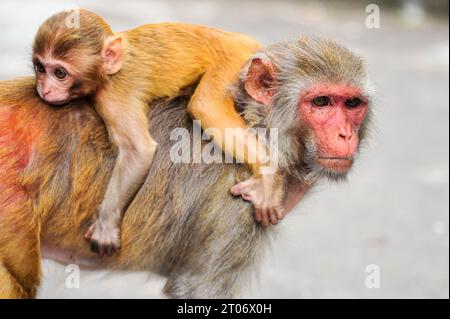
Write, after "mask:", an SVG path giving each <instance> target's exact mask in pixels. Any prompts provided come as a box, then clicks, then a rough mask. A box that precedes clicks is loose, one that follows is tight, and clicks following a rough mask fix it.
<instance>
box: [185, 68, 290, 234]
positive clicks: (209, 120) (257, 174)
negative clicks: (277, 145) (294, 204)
mask: <svg viewBox="0 0 450 319" xmlns="http://www.w3.org/2000/svg"><path fill="white" fill-rule="evenodd" d="M237 70H238V68H237V69H236V71H235V72H234V70H230V69H223V67H222V68H221V67H218V68H211V69H209V70H208V71H207V72H206V73H205V74H204V75H203V77H202V79H201V81H200V83H199V85H198V86H197V88H196V90H195V93H194V95H193V96H192V98H191V100H190V102H189V106H188V107H189V111H190V113H191V114H192V116H193V117H194V118H195V119H197V120H200V121H201V126H202V128H203V129H204V130H208V133H209V134H210V135H211V136H212V137H213V138H214V139H215V140H216V141H221V142H222V143H221V144H222V145H220V146H221V147H222V149H223V150H224V151H225V152H227V153H228V154H230V155H232V156H234V158H236V159H237V160H238V161H239V162H241V163H247V164H249V165H250V166H251V168H252V171H253V176H252V177H251V178H250V179H248V180H246V181H244V182H241V183H239V184H237V185H236V186H234V187H233V188H232V189H231V192H232V194H233V195H235V196H242V198H243V199H244V200H247V201H251V202H252V203H253V206H254V209H255V218H256V220H257V221H261V222H262V224H263V225H265V226H267V225H269V223H271V224H273V225H275V224H277V223H278V221H279V220H280V219H282V218H283V216H284V215H283V209H282V199H283V191H282V181H281V177H280V174H279V172H278V171H277V167H275V169H274V170H272V171H271V172H269V173H264V169H263V166H264V163H263V162H264V161H263V158H264V157H265V156H266V154H267V153H266V147H265V146H263V145H262V144H260V142H259V141H258V139H257V137H256V136H255V135H253V134H249V131H248V127H247V125H246V123H245V121H244V120H243V119H242V117H241V116H240V115H239V114H238V113H237V111H236V109H235V107H234V101H233V99H232V98H230V97H228V96H229V94H227V89H228V86H229V85H230V83H233V82H234V81H235V79H234V77H235V75H237V74H238V73H239V72H238V71H237ZM226 129H237V130H233V134H231V135H230V134H226V133H225V131H226ZM239 150H244V152H243V153H242V152H240V151H239Z"/></svg>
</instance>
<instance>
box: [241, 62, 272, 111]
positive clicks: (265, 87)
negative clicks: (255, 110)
mask: <svg viewBox="0 0 450 319" xmlns="http://www.w3.org/2000/svg"><path fill="white" fill-rule="evenodd" d="M244 89H245V91H246V92H247V93H248V95H250V96H251V98H252V99H254V100H255V101H256V102H259V103H262V104H264V105H270V104H271V103H272V99H273V96H274V95H275V92H276V89H275V67H274V65H273V64H272V62H270V60H269V59H268V58H267V59H265V58H261V57H254V58H253V59H252V61H251V63H250V67H249V68H248V72H247V77H246V78H245V80H244Z"/></svg>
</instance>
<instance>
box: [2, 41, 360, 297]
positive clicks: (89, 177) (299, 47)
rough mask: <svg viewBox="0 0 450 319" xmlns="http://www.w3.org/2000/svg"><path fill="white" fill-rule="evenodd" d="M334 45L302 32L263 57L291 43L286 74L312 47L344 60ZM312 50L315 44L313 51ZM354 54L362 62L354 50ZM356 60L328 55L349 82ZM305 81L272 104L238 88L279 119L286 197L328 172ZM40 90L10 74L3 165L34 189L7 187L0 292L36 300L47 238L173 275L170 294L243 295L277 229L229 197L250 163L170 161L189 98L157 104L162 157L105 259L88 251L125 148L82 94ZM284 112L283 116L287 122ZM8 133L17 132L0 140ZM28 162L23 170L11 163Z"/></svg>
mask: <svg viewBox="0 0 450 319" xmlns="http://www.w3.org/2000/svg"><path fill="white" fill-rule="evenodd" d="M311 41H314V42H311ZM316 41H317V43H316ZM332 44H333V45H330V43H329V42H326V41H324V40H305V39H303V40H300V41H297V42H293V43H291V44H290V45H288V46H283V47H272V48H269V49H267V50H265V51H264V52H263V53H261V54H264V55H265V56H267V57H271V56H272V54H275V53H276V52H280V51H283V50H284V51H285V54H286V57H285V58H282V59H279V60H276V59H275V58H271V59H273V60H272V61H273V62H274V66H275V68H276V70H277V72H278V74H286V75H287V71H288V70H292V67H294V66H296V67H298V68H301V64H295V61H296V60H297V61H302V59H303V60H304V59H306V58H307V55H309V56H311V55H312V56H314V55H320V54H323V51H322V50H328V49H330V50H333V52H334V56H335V57H337V56H341V54H342V52H341V51H342V50H344V49H343V48H341V47H339V46H335V45H334V43H332ZM310 46H311V47H312V49H311V50H312V52H308V53H307V55H305V53H304V52H305V50H306V49H308V48H309V47H310ZM348 59H350V60H351V61H353V63H356V64H357V63H359V62H358V61H359V60H358V59H357V58H356V57H355V56H354V55H350V56H349V57H348ZM348 59H347V60H345V61H344V60H343V61H341V62H340V61H339V58H336V59H333V60H332V61H335V62H333V63H331V62H332V61H331V60H327V59H323V60H318V61H319V62H318V63H322V67H330V68H332V69H333V70H335V71H338V70H340V71H341V73H339V74H340V75H342V78H341V81H346V80H350V77H347V76H349V74H351V73H348V74H344V73H345V72H346V70H343V69H342V66H343V65H344V64H345V63H347V62H348ZM351 61H350V62H351ZM347 71H348V70H347ZM243 74H245V70H244V73H243ZM352 79H353V77H352ZM302 80H304V77H303V76H302V75H297V74H296V73H293V74H291V76H290V77H289V78H288V77H285V78H281V77H280V78H279V85H278V93H277V98H276V99H275V102H274V103H273V105H271V107H270V110H267V108H266V109H265V110H266V111H265V112H261V107H262V106H261V105H258V104H257V103H255V102H254V101H252V100H250V99H249V97H248V96H246V94H245V93H244V92H243V91H242V90H240V89H239V88H240V87H242V83H241V85H240V86H237V94H238V95H239V101H240V103H239V105H240V109H241V111H242V112H243V116H244V117H245V118H247V119H251V120H249V123H252V124H251V125H253V124H254V125H259V126H265V127H278V128H279V129H280V131H281V132H280V133H281V134H284V135H283V136H281V137H282V139H281V140H280V142H281V143H280V148H281V149H280V152H281V156H282V159H281V168H282V169H283V172H284V174H287V178H286V184H285V188H286V189H288V190H289V192H288V195H289V194H290V195H293V196H294V197H295V196H296V194H298V193H299V192H300V190H301V185H303V184H304V183H305V182H308V181H309V182H310V183H313V182H314V181H315V180H316V179H317V177H319V176H321V175H322V172H321V171H317V170H316V169H315V168H313V167H312V166H311V165H310V163H309V162H308V160H309V159H308V157H307V155H308V154H307V145H305V142H306V141H305V140H304V137H305V135H304V133H301V132H299V123H301V119H299V118H298V114H297V111H296V109H295V108H294V109H293V107H294V103H293V101H292V100H291V99H296V97H295V96H294V95H293V94H292V93H287V92H289V88H291V89H292V88H293V87H295V85H298V83H299V82H302ZM311 80H317V81H323V80H324V79H313V78H311ZM326 80H327V81H333V80H334V78H329V79H326ZM366 80H367V79H366V78H365V76H362V77H361V78H360V84H359V85H361V87H365V85H366ZM33 86H34V82H33V80H32V79H23V80H16V81H7V82H0V168H1V169H2V170H3V169H5V171H6V176H7V177H8V179H9V182H8V184H7V186H3V189H6V190H7V189H10V188H11V187H21V188H22V189H25V190H26V192H25V193H24V195H23V196H20V197H19V198H13V199H11V197H10V196H7V195H5V194H8V193H7V192H2V193H0V284H2V288H3V289H0V297H34V296H35V292H36V287H37V286H38V285H39V281H40V277H39V276H40V269H39V258H38V257H39V255H40V247H41V246H42V247H45V246H50V247H53V248H58V249H61V250H63V251H65V252H67V254H68V255H69V256H71V257H72V258H73V259H72V262H73V263H77V262H78V261H81V260H83V259H89V260H91V261H98V262H99V264H98V265H99V266H101V267H106V268H111V269H128V270H146V271H156V272H158V273H161V274H163V275H167V276H168V282H167V285H166V288H165V291H166V293H167V294H168V295H169V296H171V297H180V298H191V297H231V296H233V295H234V293H235V292H236V290H237V288H238V286H239V284H240V283H242V279H243V278H245V276H244V275H245V274H246V273H247V272H248V271H249V269H252V268H251V265H254V264H255V262H256V261H257V260H258V257H259V256H260V255H261V254H262V253H263V252H264V247H265V246H266V244H267V239H269V237H270V234H272V233H273V229H271V228H263V227H261V226H260V225H259V224H257V223H255V221H254V219H253V217H252V208H251V206H250V204H249V203H247V202H244V201H242V200H241V199H240V198H234V197H232V196H231V195H230V194H229V191H228V190H229V188H230V187H231V186H232V185H233V184H234V183H235V182H236V181H237V180H238V179H241V178H245V177H246V176H248V173H249V172H248V171H247V170H246V169H245V167H243V166H240V165H236V164H173V163H172V161H171V160H170V158H169V155H168V152H169V150H170V147H171V146H172V142H171V141H169V138H168V137H169V136H170V132H171V130H172V129H174V128H178V127H182V128H183V127H184V128H191V126H192V122H191V117H190V116H189V114H188V112H187V103H188V101H189V94H187V95H181V96H180V97H178V98H176V99H174V100H166V101H161V102H160V103H157V104H155V106H154V107H153V108H152V111H151V113H150V116H149V119H150V124H149V125H150V128H151V133H152V135H153V136H154V137H155V139H156V140H157V141H158V143H159V150H158V152H157V155H156V158H155V162H154V165H153V166H152V168H151V171H150V173H149V175H148V177H147V179H146V182H145V183H144V185H143V186H142V188H141V189H140V191H139V193H138V194H137V195H136V197H135V199H134V201H133V202H132V204H131V205H130V207H129V208H128V210H127V213H126V214H125V217H124V220H123V232H122V240H123V243H124V247H123V249H122V251H121V253H120V254H119V255H117V256H114V257H112V258H109V259H103V260H99V259H97V258H98V257H96V256H94V255H92V254H91V252H90V251H89V245H88V244H87V243H86V242H85V241H84V240H83V234H84V232H85V230H86V228H87V224H88V221H89V220H90V218H91V217H92V212H93V208H94V207H96V206H97V205H98V204H99V202H100V201H101V199H102V196H103V193H104V191H105V187H106V184H107V181H108V178H109V175H110V172H111V168H112V166H113V165H114V161H115V151H114V149H113V148H112V147H111V145H110V143H109V141H108V136H107V131H106V129H105V127H104V126H103V125H102V124H101V121H100V119H99V117H98V116H97V114H96V112H95V111H94V110H93V108H92V106H91V105H90V104H89V103H87V102H86V101H84V100H80V101H78V102H72V103H71V104H70V105H68V106H65V107H60V108H54V107H50V106H48V105H46V104H44V103H43V102H41V101H40V99H39V98H38V97H37V96H36V93H35V92H34V90H33ZM300 92H301V91H300ZM297 94H299V92H297ZM5 114H13V116H14V117H15V118H16V119H17V122H15V123H14V124H12V125H9V124H8V123H9V122H6V120H5V121H2V118H3V117H4V116H5ZM281 119H284V121H282V122H279V121H281ZM291 119H293V120H291ZM299 121H300V122H299ZM294 122H296V123H297V124H296V125H294ZM37 125H38V126H37ZM35 129H36V131H35ZM363 129H365V126H364V127H363ZM362 134H363V132H361V135H362ZM6 135H7V136H8V138H4V139H2V138H1V137H2V136H6ZM18 141H24V142H23V143H22V144H23V145H22V146H26V147H29V149H30V150H31V152H30V154H28V155H27V154H21V153H20V152H12V153H11V152H10V149H11V148H14V147H16V145H17V143H18ZM18 162H21V163H22V162H23V165H24V166H20V167H15V166H14V165H12V164H14V163H18ZM1 185H2V184H0V187H1ZM296 201H298V199H296Z"/></svg>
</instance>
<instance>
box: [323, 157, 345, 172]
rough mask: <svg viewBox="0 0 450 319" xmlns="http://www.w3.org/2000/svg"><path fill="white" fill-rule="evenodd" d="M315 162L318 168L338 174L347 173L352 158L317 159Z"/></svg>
mask: <svg viewBox="0 0 450 319" xmlns="http://www.w3.org/2000/svg"><path fill="white" fill-rule="evenodd" d="M317 161H318V163H319V165H320V166H323V167H325V168H328V169H331V170H333V171H335V172H340V173H343V172H346V171H348V170H349V169H350V168H351V167H352V165H353V158H348V157H319V158H318V159H317Z"/></svg>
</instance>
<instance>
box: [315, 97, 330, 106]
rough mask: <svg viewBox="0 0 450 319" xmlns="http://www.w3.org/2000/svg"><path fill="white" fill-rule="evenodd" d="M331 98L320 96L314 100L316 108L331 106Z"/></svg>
mask: <svg viewBox="0 0 450 319" xmlns="http://www.w3.org/2000/svg"><path fill="white" fill-rule="evenodd" d="M330 102H331V101H330V98H329V97H328V96H318V97H315V98H314V99H313V100H312V103H313V104H314V105H315V106H327V105H330Z"/></svg>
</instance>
